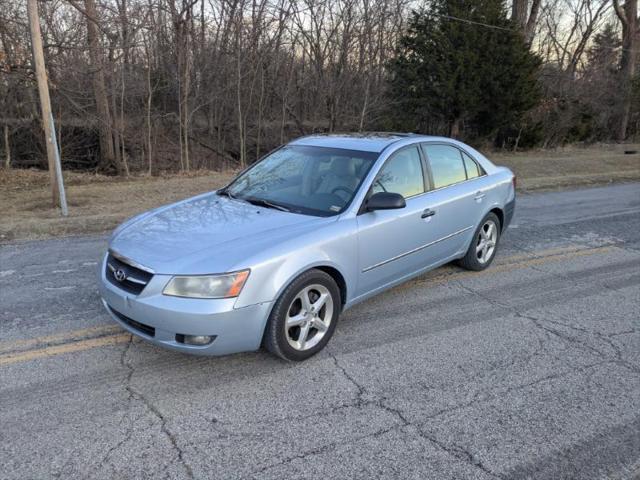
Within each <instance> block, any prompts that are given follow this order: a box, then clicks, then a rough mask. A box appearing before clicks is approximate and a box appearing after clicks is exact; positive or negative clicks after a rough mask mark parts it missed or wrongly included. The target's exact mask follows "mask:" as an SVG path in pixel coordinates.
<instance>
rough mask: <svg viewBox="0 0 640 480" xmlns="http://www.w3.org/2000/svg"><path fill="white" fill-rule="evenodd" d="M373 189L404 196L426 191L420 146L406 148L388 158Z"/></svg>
mask: <svg viewBox="0 0 640 480" xmlns="http://www.w3.org/2000/svg"><path fill="white" fill-rule="evenodd" d="M372 191H373V193H378V192H391V193H399V194H400V195H402V196H403V197H404V198H409V197H412V196H414V195H418V194H420V193H424V176H423V175H422V162H421V161H420V152H418V148H417V147H408V148H405V149H403V150H400V151H399V152H397V153H395V154H394V155H393V156H392V157H391V158H390V159H389V160H387V163H385V164H384V166H383V167H382V168H381V169H380V172H379V173H378V176H377V178H376V179H375V181H374V182H373V186H372Z"/></svg>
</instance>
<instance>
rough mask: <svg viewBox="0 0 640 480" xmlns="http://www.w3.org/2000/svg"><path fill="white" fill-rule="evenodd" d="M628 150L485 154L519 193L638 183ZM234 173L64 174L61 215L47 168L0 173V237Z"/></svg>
mask: <svg viewBox="0 0 640 480" xmlns="http://www.w3.org/2000/svg"><path fill="white" fill-rule="evenodd" d="M633 148H637V147H636V146H629V145H626V146H620V145H616V146H606V145H603V146H597V147H589V148H565V149H561V150H553V151H533V152H526V153H518V154H506V153H493V154H491V155H489V157H490V158H491V159H492V160H494V161H495V162H496V163H497V164H500V165H506V166H508V167H510V168H511V169H512V170H513V171H514V172H516V174H517V176H518V186H519V188H520V189H521V190H523V191H533V190H541V189H557V188H564V187H573V186H583V185H597V184H606V183H611V182H616V181H630V180H640V154H634V155H625V154H624V149H633ZM233 175H234V172H222V173H221V172H195V173H192V174H189V175H172V176H165V177H148V176H137V177H131V178H128V179H119V178H114V177H106V176H100V175H91V174H78V173H70V172H66V173H65V184H66V187H67V198H68V201H69V216H68V217H66V218H62V217H61V216H60V214H59V212H58V211H57V210H56V209H53V208H51V193H50V190H49V186H48V185H49V184H48V181H49V176H48V173H47V172H42V171H36V170H9V171H5V170H0V212H1V221H0V242H7V241H11V240H17V239H36V238H47V237H53V236H63V235H77V234H92V233H103V232H105V231H108V230H111V229H113V228H114V227H115V226H116V225H118V224H119V223H121V222H122V221H123V220H124V219H126V218H128V217H131V216H133V215H135V214H136V213H139V212H142V211H145V210H148V209H150V208H153V207H156V206H159V205H162V204H166V203H170V202H173V201H176V200H180V199H183V198H187V197H189V196H192V195H196V194H198V193H201V192H205V191H208V190H213V189H215V188H217V187H220V186H222V185H224V184H226V183H227V182H228V181H229V180H230V179H231V178H232V177H233Z"/></svg>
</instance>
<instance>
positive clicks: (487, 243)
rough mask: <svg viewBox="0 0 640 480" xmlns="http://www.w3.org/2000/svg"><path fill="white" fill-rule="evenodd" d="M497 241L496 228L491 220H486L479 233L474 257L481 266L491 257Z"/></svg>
mask: <svg viewBox="0 0 640 480" xmlns="http://www.w3.org/2000/svg"><path fill="white" fill-rule="evenodd" d="M497 241H498V226H497V225H496V224H495V222H494V221H493V220H487V221H486V222H485V223H484V225H482V228H481V229H480V232H479V233H478V239H477V243H476V256H477V258H478V262H480V263H481V264H483V265H484V264H485V263H487V262H488V261H489V260H491V257H493V253H494V252H495V250H496V242H497Z"/></svg>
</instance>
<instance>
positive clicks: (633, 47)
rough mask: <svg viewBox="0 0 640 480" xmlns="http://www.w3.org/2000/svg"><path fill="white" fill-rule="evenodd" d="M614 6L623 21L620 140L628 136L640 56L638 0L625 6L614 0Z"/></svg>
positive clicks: (629, 0) (618, 137) (632, 0)
mask: <svg viewBox="0 0 640 480" xmlns="http://www.w3.org/2000/svg"><path fill="white" fill-rule="evenodd" d="M614 7H615V10H616V14H617V15H618V18H619V19H620V22H621V23H622V56H621V58H620V74H621V76H622V82H621V88H622V99H623V100H622V109H621V112H620V123H619V124H618V131H617V135H616V137H617V139H618V140H619V141H623V140H625V139H626V138H627V127H628V125H629V117H630V115H631V100H632V99H631V84H632V81H633V77H634V75H635V73H636V57H637V56H638V55H637V54H638V52H637V50H638V0H627V2H626V3H625V4H624V6H623V7H620V5H619V4H618V2H617V1H614Z"/></svg>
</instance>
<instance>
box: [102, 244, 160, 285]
mask: <svg viewBox="0 0 640 480" xmlns="http://www.w3.org/2000/svg"><path fill="white" fill-rule="evenodd" d="M105 275H106V277H107V280H109V282H110V283H112V284H113V285H115V286H116V287H118V288H121V289H122V290H124V291H125V292H129V293H133V294H134V295H139V294H140V293H141V292H142V291H143V290H144V287H146V286H147V284H148V283H149V281H150V280H151V278H152V277H153V274H152V273H150V272H147V271H145V270H142V269H140V268H138V267H134V266H133V265H130V264H129V263H126V262H124V261H123V260H121V259H119V258H116V257H115V256H114V255H113V254H111V253H109V255H108V256H107V265H106V267H105Z"/></svg>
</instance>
